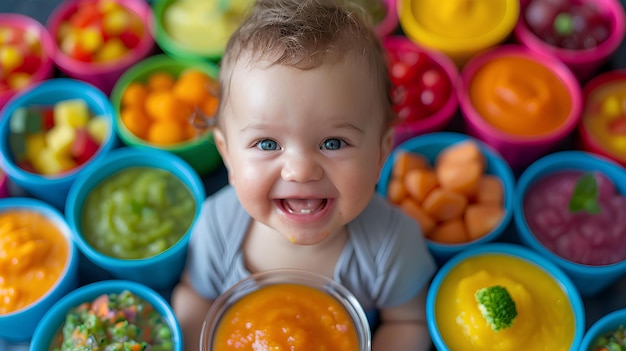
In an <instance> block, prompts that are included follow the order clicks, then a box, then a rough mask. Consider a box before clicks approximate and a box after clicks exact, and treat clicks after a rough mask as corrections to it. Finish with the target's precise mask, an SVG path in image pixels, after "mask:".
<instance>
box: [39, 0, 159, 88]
mask: <svg viewBox="0 0 626 351" xmlns="http://www.w3.org/2000/svg"><path fill="white" fill-rule="evenodd" d="M96 1H98V0H62V1H61V2H60V3H59V4H58V5H57V6H56V7H55V8H54V9H53V10H52V12H51V13H50V15H49V16H48V19H47V21H46V24H45V27H46V28H47V29H48V32H49V33H50V35H51V37H52V42H53V44H54V47H55V55H54V56H53V61H54V63H55V64H56V65H57V66H59V68H61V69H63V70H66V71H69V72H74V73H76V74H80V75H86V76H94V75H102V74H109V73H110V72H112V71H117V70H119V69H122V68H125V67H128V66H130V65H131V64H132V63H133V62H135V61H137V60H138V59H139V58H141V57H145V56H146V55H148V54H149V53H150V52H151V51H152V49H153V47H154V43H155V41H154V35H153V33H154V26H155V25H154V16H153V14H152V8H151V7H150V5H149V4H148V2H146V1H143V0H114V1H115V2H116V3H118V4H119V5H121V6H122V7H124V8H125V9H126V10H128V11H131V12H133V13H134V14H135V15H137V16H138V17H139V18H140V19H141V22H142V23H143V25H144V29H145V32H144V35H142V36H141V39H140V41H139V43H138V44H137V46H136V47H135V48H133V50H130V51H129V52H127V53H126V54H125V55H123V56H122V57H120V58H118V59H115V60H112V61H107V62H100V63H98V62H82V61H79V60H76V59H74V58H72V57H71V56H69V55H66V54H65V53H64V52H63V50H61V49H60V48H59V44H58V42H57V40H56V39H55V37H56V34H57V31H58V30H59V27H60V25H61V23H62V21H63V20H65V19H67V18H68V17H69V16H70V15H71V14H73V13H74V12H75V11H76V8H77V7H78V6H79V4H81V3H84V2H96Z"/></svg>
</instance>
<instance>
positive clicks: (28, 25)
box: [0, 13, 55, 109]
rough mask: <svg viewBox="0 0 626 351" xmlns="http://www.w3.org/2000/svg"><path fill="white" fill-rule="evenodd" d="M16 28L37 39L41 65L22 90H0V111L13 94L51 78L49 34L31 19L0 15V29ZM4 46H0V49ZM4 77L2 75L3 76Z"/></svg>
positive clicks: (51, 65)
mask: <svg viewBox="0 0 626 351" xmlns="http://www.w3.org/2000/svg"><path fill="white" fill-rule="evenodd" d="M4 27H8V28H16V29H20V30H23V31H32V32H33V34H34V35H35V36H37V37H38V38H39V42H40V44H41V50H42V52H41V55H42V56H41V63H40V65H39V66H38V68H37V69H36V70H35V71H34V73H33V74H32V75H31V77H30V80H29V82H28V83H27V84H26V86H24V87H23V88H22V89H19V90H14V89H9V90H0V109H1V108H2V107H4V105H6V103H7V101H9V100H10V99H11V98H12V97H13V96H14V95H15V94H17V93H18V92H20V91H22V90H24V89H26V88H28V87H30V86H32V85H33V84H35V83H37V82H40V81H43V80H46V79H48V78H51V77H52V74H53V73H54V72H53V68H54V65H53V62H52V57H53V56H54V52H55V46H54V42H53V40H52V37H51V36H50V33H49V32H48V30H47V29H46V27H44V26H43V25H42V24H41V23H39V22H38V21H37V20H35V19H34V18H32V17H29V16H26V15H22V14H19V13H0V28H4ZM3 46H4V44H0V48H1V47H3ZM3 75H4V74H3Z"/></svg>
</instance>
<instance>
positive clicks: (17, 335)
mask: <svg viewBox="0 0 626 351" xmlns="http://www.w3.org/2000/svg"><path fill="white" fill-rule="evenodd" d="M14 210H20V211H21V210H25V211H34V212H37V213H39V214H41V215H43V216H44V217H45V218H47V219H48V220H50V221H51V222H52V223H53V224H54V226H55V227H57V228H58V229H59V230H60V231H61V233H62V234H63V235H64V236H65V237H66V238H67V245H68V246H69V250H68V258H67V262H66V263H65V270H64V271H63V272H62V273H61V276H60V278H59V279H58V280H57V282H56V283H55V284H54V285H53V286H52V287H51V288H50V290H48V292H46V293H45V294H44V295H43V296H41V297H40V298H39V299H38V300H36V301H35V302H33V303H31V304H30V305H28V306H26V307H24V308H22V309H20V310H18V311H15V312H12V313H8V314H0V339H4V340H6V341H9V342H24V341H29V340H30V338H31V337H32V335H33V332H34V331H35V328H36V327H37V323H38V322H39V320H41V318H42V317H43V315H44V314H45V313H46V312H47V311H48V309H50V308H51V307H52V306H53V305H54V304H55V303H56V302H57V301H58V300H59V299H60V298H62V297H63V296H65V295H66V294H67V293H69V292H70V291H72V290H74V289H75V288H76V287H78V250H77V249H76V246H75V245H74V243H73V242H72V234H71V230H70V227H69V226H68V225H67V222H66V221H65V218H64V217H63V215H62V214H61V212H59V211H58V210H57V209H56V208H54V207H52V206H51V205H49V204H47V203H45V202H43V201H41V200H37V199H33V198H25V197H10V198H5V199H0V212H7V211H14Z"/></svg>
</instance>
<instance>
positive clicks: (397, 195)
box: [387, 178, 408, 204]
mask: <svg viewBox="0 0 626 351" xmlns="http://www.w3.org/2000/svg"><path fill="white" fill-rule="evenodd" d="M407 195H408V191H407V189H406V187H405V186H404V182H403V181H402V180H401V179H398V178H393V179H391V180H390V181H389V185H388V186H387V198H388V199H389V201H391V203H393V204H399V203H400V202H402V200H404V198H406V197H407Z"/></svg>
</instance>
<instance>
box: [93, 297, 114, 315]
mask: <svg viewBox="0 0 626 351" xmlns="http://www.w3.org/2000/svg"><path fill="white" fill-rule="evenodd" d="M91 310H92V311H94V313H95V314H96V316H98V317H108V315H109V312H110V310H109V296H108V295H106V294H103V295H100V296H99V297H97V298H96V299H95V300H94V301H93V302H92V303H91Z"/></svg>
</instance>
